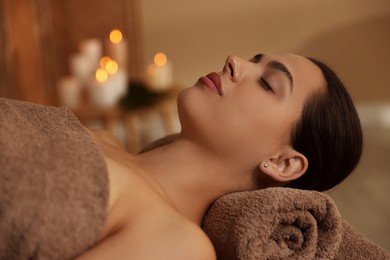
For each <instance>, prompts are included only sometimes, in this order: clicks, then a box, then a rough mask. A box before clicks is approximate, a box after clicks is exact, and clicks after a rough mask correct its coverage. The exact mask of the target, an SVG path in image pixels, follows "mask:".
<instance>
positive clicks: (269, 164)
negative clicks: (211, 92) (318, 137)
mask: <svg viewBox="0 0 390 260" xmlns="http://www.w3.org/2000/svg"><path fill="white" fill-rule="evenodd" d="M308 165H309V163H308V161H307V158H306V157H305V156H304V155H303V154H301V153H299V152H297V151H295V150H294V149H293V148H291V147H289V148H288V149H287V150H286V151H285V152H284V153H283V154H281V155H278V156H273V157H270V158H268V159H267V160H265V161H263V162H261V163H260V165H259V168H260V170H261V172H263V173H265V174H266V175H268V176H269V177H270V178H272V179H274V180H275V181H278V182H289V181H293V180H295V179H298V178H299V177H301V176H302V175H303V174H304V173H305V172H306V170H307V167H308Z"/></svg>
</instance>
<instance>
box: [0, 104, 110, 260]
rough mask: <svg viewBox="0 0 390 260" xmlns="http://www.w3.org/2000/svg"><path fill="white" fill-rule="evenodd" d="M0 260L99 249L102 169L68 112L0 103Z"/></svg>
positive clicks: (100, 160) (102, 216)
mask: <svg viewBox="0 0 390 260" xmlns="http://www.w3.org/2000/svg"><path fill="white" fill-rule="evenodd" d="M0 165H1V167H0V259H7V260H10V259H18V260H20V259H69V258H72V257H74V256H76V255H78V254H80V253H82V252H84V251H85V250H87V249H88V248H90V247H91V246H92V245H94V244H95V243H96V242H97V239H98V236H99V234H100V232H101V229H102V228H103V225H104V221H105V217H106V209H107V203H108V201H107V200H108V176H107V169H106V165H105V162H104V160H103V158H102V156H101V154H100V152H99V150H98V148H97V146H96V144H95V143H94V142H93V140H92V138H91V137H90V136H89V134H88V132H87V131H86V130H85V129H84V128H83V127H82V126H81V124H80V123H79V121H78V120H77V119H76V118H75V117H74V115H73V114H72V113H71V112H70V111H69V110H68V109H66V108H55V107H47V106H40V105H34V104H30V103H26V102H21V101H12V100H7V99H3V98H0Z"/></svg>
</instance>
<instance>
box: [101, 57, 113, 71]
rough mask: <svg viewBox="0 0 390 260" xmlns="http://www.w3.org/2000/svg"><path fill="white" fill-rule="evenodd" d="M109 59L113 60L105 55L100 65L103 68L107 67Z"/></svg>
mask: <svg viewBox="0 0 390 260" xmlns="http://www.w3.org/2000/svg"><path fill="white" fill-rule="evenodd" d="M109 61H111V58H110V57H108V56H104V57H103V58H101V59H100V62H99V64H100V67H101V68H105V67H106V64H107V63H108V62H109Z"/></svg>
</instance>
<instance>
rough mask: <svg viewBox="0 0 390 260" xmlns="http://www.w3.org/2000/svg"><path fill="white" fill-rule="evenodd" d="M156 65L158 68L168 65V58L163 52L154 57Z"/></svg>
mask: <svg viewBox="0 0 390 260" xmlns="http://www.w3.org/2000/svg"><path fill="white" fill-rule="evenodd" d="M154 63H155V64H156V65H157V66H164V65H165V64H166V63H167V56H166V55H165V54H164V53H162V52H159V53H157V54H156V55H154Z"/></svg>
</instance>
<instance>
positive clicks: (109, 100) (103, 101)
mask: <svg viewBox="0 0 390 260" xmlns="http://www.w3.org/2000/svg"><path fill="white" fill-rule="evenodd" d="M88 92H89V98H90V101H91V103H92V104H93V105H95V106H97V107H100V108H110V107H113V106H115V104H116V102H117V96H118V95H117V93H116V91H115V89H114V88H113V85H112V81H111V80H110V79H109V75H108V73H107V72H106V71H105V70H104V69H101V68H100V69H98V70H97V71H96V73H95V78H93V79H92V81H91V83H90V85H89V88H88Z"/></svg>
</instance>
